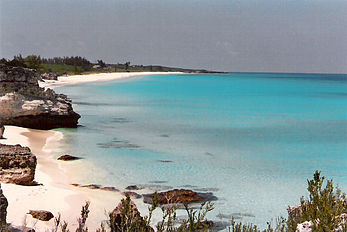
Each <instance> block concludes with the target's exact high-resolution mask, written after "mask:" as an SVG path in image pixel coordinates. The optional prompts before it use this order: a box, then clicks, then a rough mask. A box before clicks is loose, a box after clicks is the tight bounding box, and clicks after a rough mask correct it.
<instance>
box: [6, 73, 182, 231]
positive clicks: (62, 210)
mask: <svg viewBox="0 0 347 232" xmlns="http://www.w3.org/2000/svg"><path fill="white" fill-rule="evenodd" d="M169 74H183V73H180V72H136V73H99V74H88V75H76V76H68V77H62V76H61V77H58V80H57V81H55V80H45V82H39V85H40V87H44V88H55V87H61V86H65V85H75V84H83V83H90V82H105V81H112V80H121V79H126V78H131V77H135V76H147V75H169ZM63 136H64V135H63V133H62V132H57V131H54V130H47V131H46V130H36V129H28V128H22V127H16V126H5V133H4V138H5V139H2V140H0V143H3V144H9V145H15V144H20V145H22V146H26V147H29V148H30V149H31V151H32V153H33V154H34V155H35V156H36V158H37V166H36V170H35V180H36V181H37V182H38V183H39V184H42V185H38V186H22V185H15V184H5V183H2V184H1V186H2V190H3V192H4V195H5V196H6V197H7V200H8V202H9V206H8V209H7V211H8V215H7V222H8V223H10V224H11V225H12V226H14V227H17V228H20V227H21V226H27V227H30V228H34V229H35V230H36V231H46V230H50V229H51V228H53V226H54V220H53V219H51V220H50V221H48V222H44V221H39V220H36V219H33V218H32V217H31V215H28V214H27V213H28V212H29V210H48V211H50V212H52V213H53V215H54V216H55V217H57V216H58V215H59V214H61V219H62V221H66V222H67V223H68V225H69V226H68V228H69V229H70V230H74V229H75V228H76V227H77V219H78V217H79V216H80V211H81V208H82V206H84V205H85V203H86V201H89V202H90V207H89V210H90V213H89V217H88V220H87V226H88V229H89V230H91V231H95V230H96V229H97V228H100V223H101V222H103V221H105V220H106V219H107V216H108V212H110V211H112V210H113V209H114V208H115V207H116V206H117V205H118V203H119V202H120V200H121V199H123V198H124V196H123V195H122V192H113V191H104V190H100V189H89V188H80V187H75V186H72V184H73V183H72V182H71V178H70V177H72V176H74V175H77V176H78V175H83V173H82V172H81V168H83V164H82V163H78V162H81V161H78V160H77V161H67V162H66V161H58V160H56V156H57V154H59V155H60V154H61V155H62V154H63V153H62V152H63V151H61V150H60V149H59V142H60V141H61V140H62V139H63ZM82 162H83V161H82ZM90 184H92V183H90ZM116 187H117V186H116ZM135 202H139V201H138V200H136V199H135ZM140 208H144V207H141V206H140Z"/></svg>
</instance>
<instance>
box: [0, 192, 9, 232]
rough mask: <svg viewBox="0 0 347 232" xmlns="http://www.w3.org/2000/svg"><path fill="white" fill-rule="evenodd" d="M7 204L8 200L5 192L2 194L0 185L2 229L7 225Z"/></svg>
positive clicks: (0, 225) (0, 222)
mask: <svg viewBox="0 0 347 232" xmlns="http://www.w3.org/2000/svg"><path fill="white" fill-rule="evenodd" d="M7 206H8V202H7V199H6V197H5V196H4V194H2V190H1V185H0V231H2V229H5V227H6V216H7Z"/></svg>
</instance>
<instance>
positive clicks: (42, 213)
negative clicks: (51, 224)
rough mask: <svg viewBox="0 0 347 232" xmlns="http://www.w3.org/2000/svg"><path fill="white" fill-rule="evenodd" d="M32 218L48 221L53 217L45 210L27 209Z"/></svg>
mask: <svg viewBox="0 0 347 232" xmlns="http://www.w3.org/2000/svg"><path fill="white" fill-rule="evenodd" d="M28 214H30V215H31V216H32V217H33V218H35V219H38V220H41V221H49V220H51V219H52V218H54V215H53V214H52V213H51V212H49V211H46V210H29V213H28Z"/></svg>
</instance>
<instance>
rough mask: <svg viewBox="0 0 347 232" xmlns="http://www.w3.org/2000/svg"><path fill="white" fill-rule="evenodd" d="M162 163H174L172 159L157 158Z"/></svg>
mask: <svg viewBox="0 0 347 232" xmlns="http://www.w3.org/2000/svg"><path fill="white" fill-rule="evenodd" d="M157 161H158V162H160V163H172V162H173V161H172V160H157Z"/></svg>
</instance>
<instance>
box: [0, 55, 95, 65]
mask: <svg viewBox="0 0 347 232" xmlns="http://www.w3.org/2000/svg"><path fill="white" fill-rule="evenodd" d="M0 63H2V64H5V65H8V66H15V67H24V68H33V69H39V68H40V65H41V64H53V65H54V64H61V65H72V66H82V67H88V68H91V66H92V63H90V61H89V60H87V59H86V58H84V57H81V56H70V57H67V56H64V57H54V58H41V56H37V55H30V56H27V57H25V58H23V57H22V55H21V54H19V55H17V56H14V57H13V59H12V60H7V59H5V58H2V59H1V60H0Z"/></svg>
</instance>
